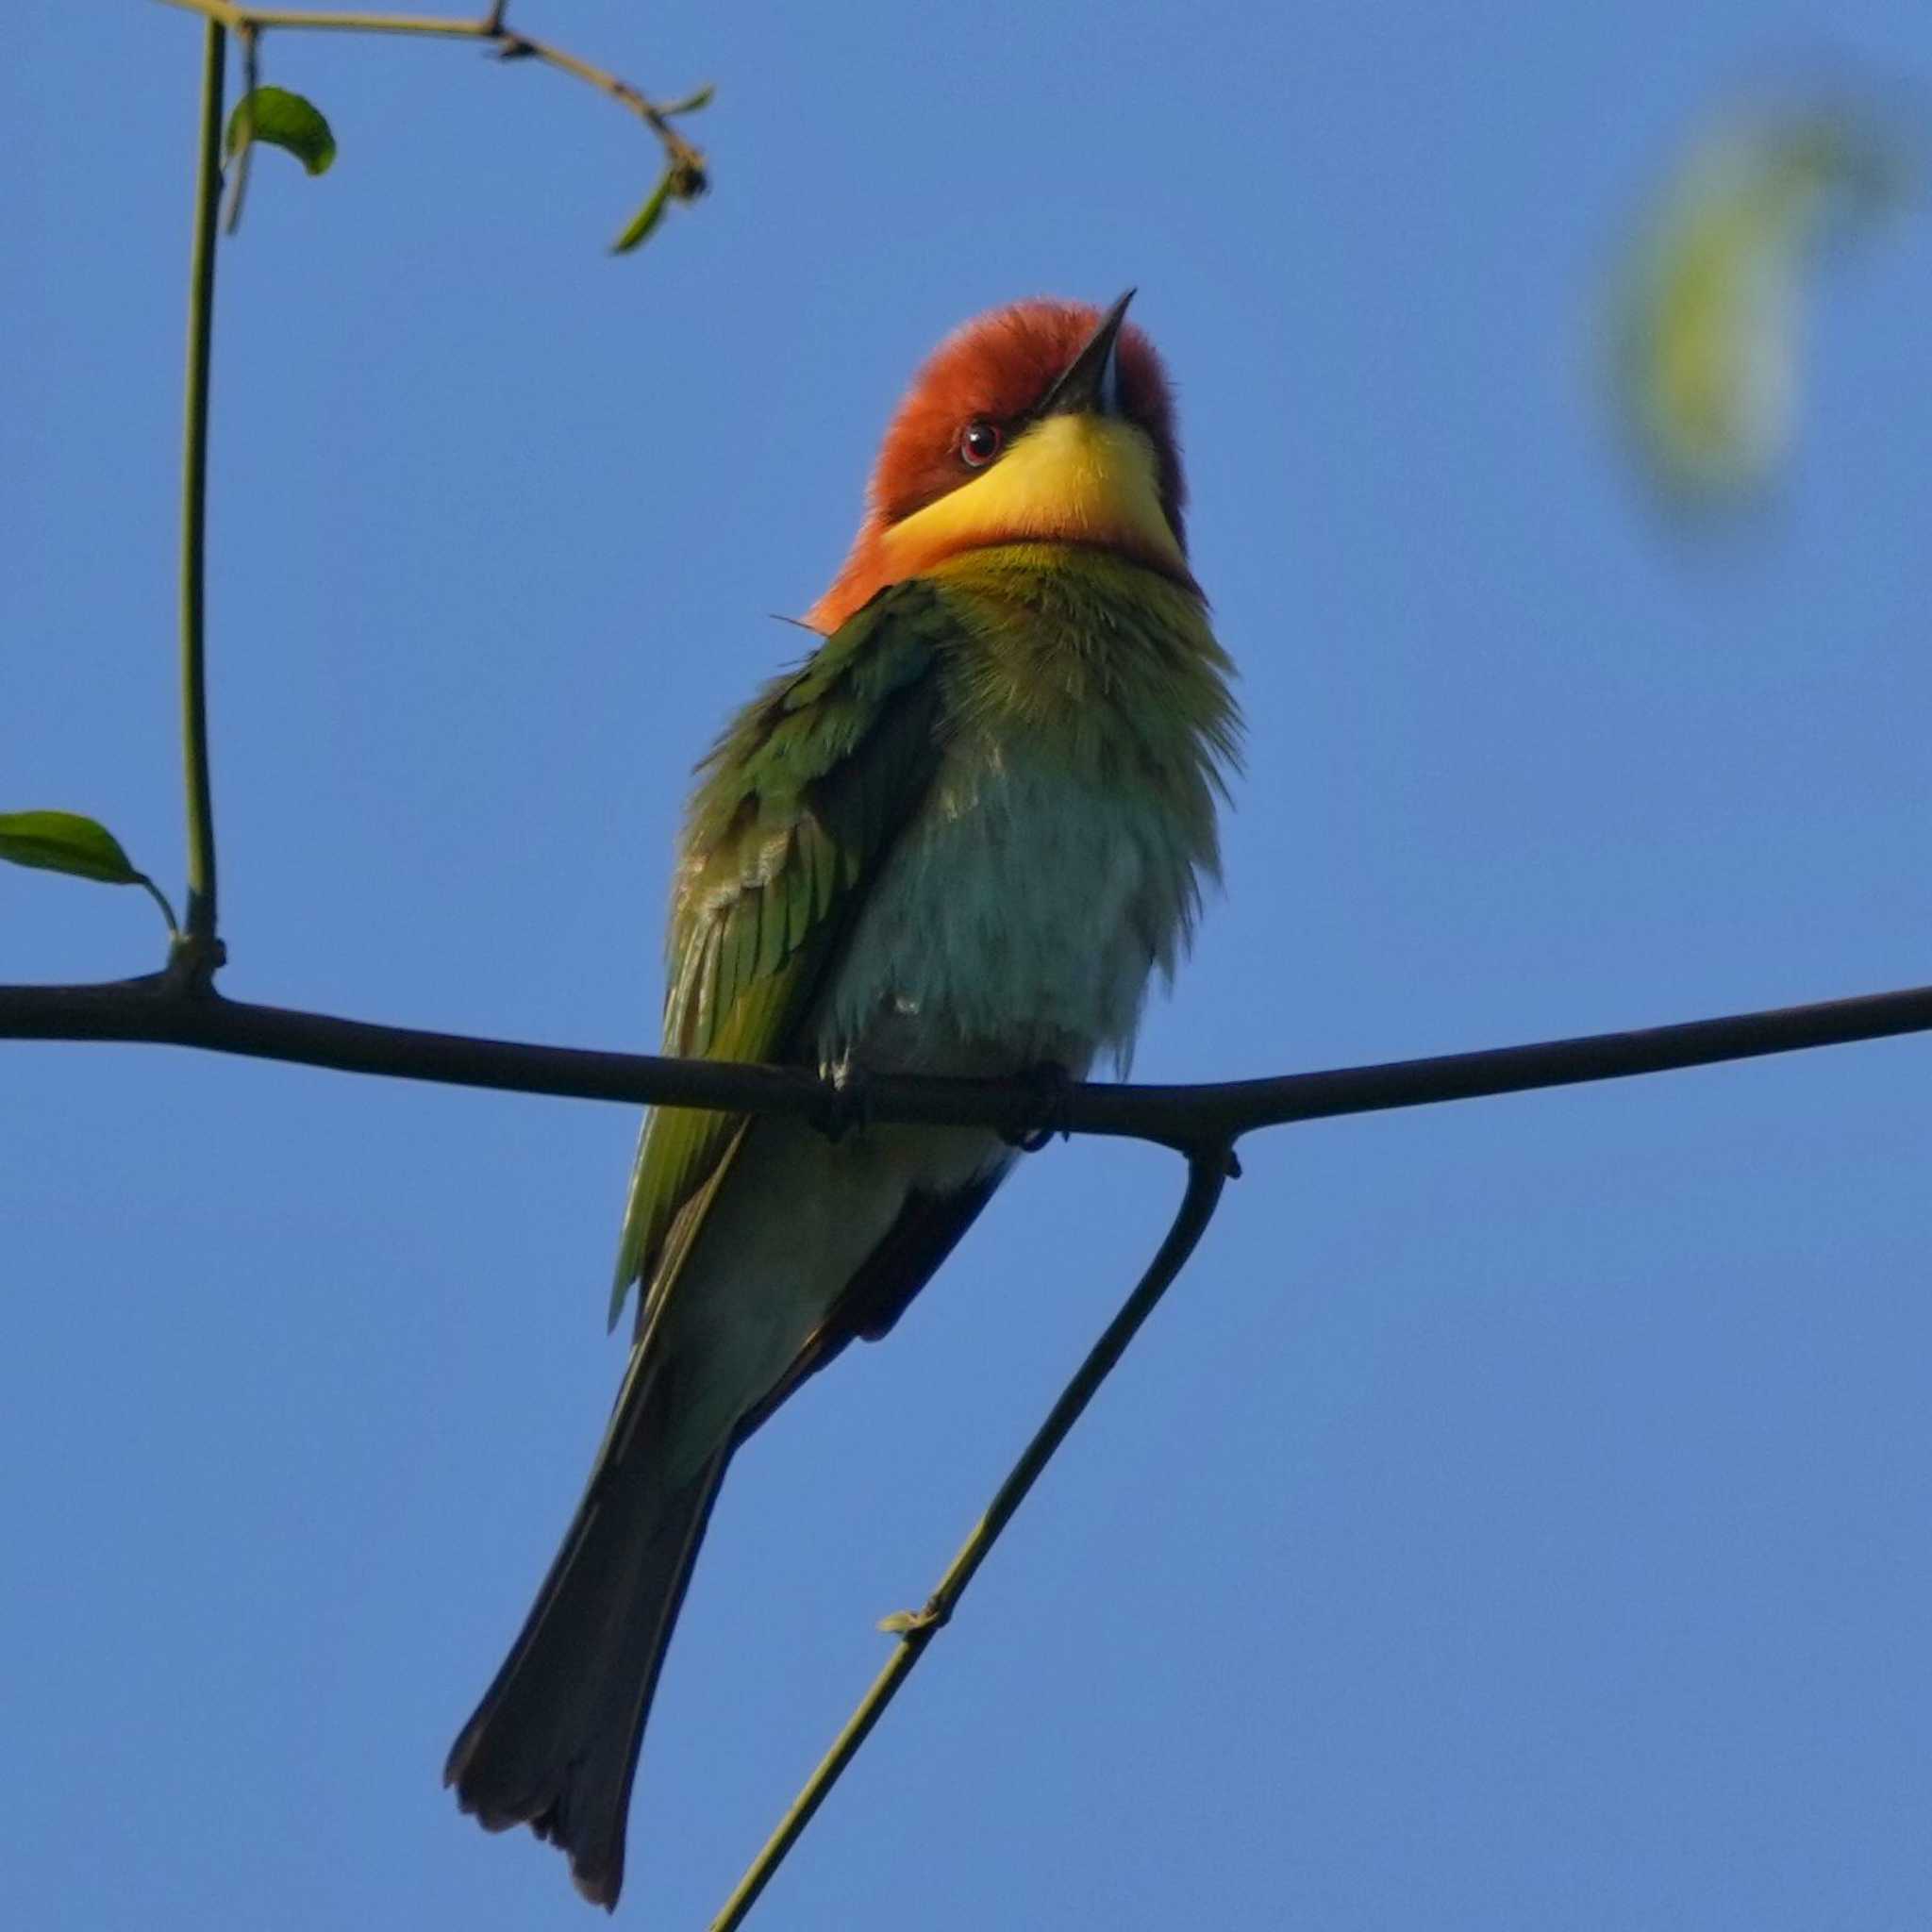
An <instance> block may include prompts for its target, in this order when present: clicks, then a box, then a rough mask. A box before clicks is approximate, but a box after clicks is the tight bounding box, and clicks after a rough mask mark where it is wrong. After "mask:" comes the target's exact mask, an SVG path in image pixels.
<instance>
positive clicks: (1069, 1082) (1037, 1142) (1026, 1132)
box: [1000, 1060, 1074, 1154]
mask: <svg viewBox="0 0 1932 1932" xmlns="http://www.w3.org/2000/svg"><path fill="white" fill-rule="evenodd" d="M1020 1078H1021V1080H1022V1081H1024V1084H1025V1086H1026V1088H1027V1090H1028V1091H1027V1096H1026V1105H1025V1107H1024V1109H1023V1110H1022V1111H1021V1113H1020V1116H1019V1119H1018V1120H1017V1121H1016V1122H1015V1123H1014V1124H1011V1125H1009V1126H1005V1127H1002V1128H1001V1129H1000V1139H1001V1140H1002V1141H1005V1142H1006V1143H1007V1145H1008V1147H1017V1148H1018V1149H1019V1150H1020V1152H1021V1153H1022V1154H1038V1153H1039V1152H1040V1150H1041V1148H1042V1147H1044V1146H1045V1145H1046V1143H1047V1142H1048V1141H1051V1140H1052V1139H1053V1137H1054V1136H1055V1135H1056V1134H1060V1135H1064V1134H1065V1133H1066V1131H1067V1130H1066V1128H1065V1127H1064V1126H1062V1125H1061V1124H1060V1123H1061V1120H1062V1118H1063V1117H1064V1115H1065V1113H1066V1110H1067V1090H1068V1089H1069V1088H1070V1087H1072V1086H1073V1084H1074V1076H1073V1074H1070V1073H1069V1072H1068V1071H1067V1070H1066V1068H1065V1067H1063V1066H1061V1065H1060V1063H1059V1061H1058V1060H1041V1061H1039V1062H1038V1063H1037V1064H1035V1065H1033V1066H1030V1067H1028V1068H1027V1069H1026V1071H1025V1072H1024V1073H1023V1074H1021V1075H1020Z"/></svg>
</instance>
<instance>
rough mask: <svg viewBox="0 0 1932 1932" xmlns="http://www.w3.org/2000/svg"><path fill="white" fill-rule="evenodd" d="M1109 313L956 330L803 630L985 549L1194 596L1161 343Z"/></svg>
mask: <svg viewBox="0 0 1932 1932" xmlns="http://www.w3.org/2000/svg"><path fill="white" fill-rule="evenodd" d="M1132 292H1133V291H1131V290H1129V291H1128V292H1127V294H1125V295H1123V296H1122V297H1121V298H1120V300H1119V301H1118V302H1116V303H1115V304H1114V305H1113V307H1112V308H1108V309H1106V310H1105V311H1103V310H1101V309H1098V308H1091V307H1090V306H1089V305H1088V304H1086V303H1081V302H1049V301H1035V302H1015V303H1013V304H1012V305H1011V306H1010V307H1009V308H995V309H991V310H990V311H989V312H988V313H987V314H985V315H981V316H978V317H976V318H975V319H974V320H973V321H972V322H969V323H967V324H966V325H965V326H964V327H963V328H960V329H958V330H956V331H955V332H954V333H953V334H952V335H951V336H949V337H947V339H946V340H945V341H943V342H941V344H940V346H939V347H938V349H936V350H935V351H934V352H933V354H932V356H931V357H930V358H929V359H928V360H927V361H926V364H925V366H924V368H923V369H921V371H920V372H919V374H918V375H916V376H915V377H914V378H913V382H912V387H911V389H910V390H908V391H907V394H906V399H905V401H904V402H902V403H901V404H900V405H899V408H898V412H897V414H896V415H894V416H893V418H892V422H891V427H890V428H889V429H888V430H887V431H886V438H885V441H884V442H883V443H882V444H881V445H880V448H879V457H878V462H877V463H876V465H875V466H874V470H873V475H872V487H871V489H870V491H868V493H867V498H866V516H865V522H864V523H863V524H862V525H860V527H859V532H858V541H857V542H856V543H855V544H854V545H853V548H852V555H851V556H850V557H849V558H847V560H846V563H845V567H844V569H843V570H842V571H841V572H840V574H839V576H838V579H837V580H836V581H835V582H834V583H833V585H832V587H831V589H830V590H829V591H826V592H825V594H824V597H822V598H821V599H820V600H819V602H818V604H817V605H816V606H815V607H814V608H813V609H812V611H811V613H810V615H809V617H808V620H807V621H808V623H809V624H811V625H813V626H814V627H815V628H816V629H819V630H824V631H830V630H833V629H835V628H836V627H837V626H838V625H840V624H841V623H843V622H844V620H845V619H846V618H847V617H849V616H850V615H851V614H852V612H853V611H855V610H857V609H858V608H859V606H860V605H862V604H864V603H865V602H866V601H867V600H868V599H869V598H871V597H872V596H873V595H874V593H875V592H877V591H880V590H882V589H883V588H884V587H885V586H886V585H888V584H892V583H898V582H900V581H901V580H903V579H904V578H907V577H910V576H917V575H920V573H921V572H923V571H926V570H930V569H931V568H932V567H933V566H934V565H935V564H937V563H940V562H941V561H942V560H943V559H944V558H948V557H952V556H955V555H957V554H958V552H959V551H962V550H973V549H978V548H981V547H983V546H985V545H987V544H990V543H1018V542H1027V541H1034V542H1061V543H1080V544H1087V545H1092V546H1095V547H1099V548H1103V549H1108V550H1112V551H1114V552H1116V553H1119V554H1122V555H1125V556H1129V557H1132V558H1135V559H1136V560H1137V561H1139V562H1141V563H1144V564H1146V565H1148V566H1149V567H1150V568H1152V569H1155V570H1158V571H1160V572H1162V573H1163V574H1164V575H1168V576H1170V577H1174V578H1175V579H1177V580H1178V581H1180V582H1182V583H1184V584H1188V585H1190V586H1191V585H1192V581H1193V580H1192V578H1191V576H1190V575H1189V574H1188V561H1187V541H1186V536H1185V533H1184V529H1183V525H1182V519H1181V508H1182V502H1183V497H1184V490H1183V485H1182V481H1181V462H1180V451H1179V448H1178V446H1177V445H1176V443H1175V441H1174V400H1173V397H1172V395H1171V394H1170V392H1169V390H1168V385H1167V375H1166V372H1165V371H1164V370H1163V369H1162V368H1161V366H1160V358H1159V357H1158V355H1156V353H1155V351H1154V345H1153V344H1152V343H1151V342H1150V341H1148V340H1147V338H1146V337H1145V336H1144V335H1142V334H1141V331H1140V330H1139V329H1137V328H1134V327H1132V326H1131V325H1128V324H1126V323H1125V321H1124V317H1125V314H1126V308H1127V303H1128V301H1129V299H1130V298H1131V295H1132Z"/></svg>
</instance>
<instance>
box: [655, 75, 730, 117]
mask: <svg viewBox="0 0 1932 1932" xmlns="http://www.w3.org/2000/svg"><path fill="white" fill-rule="evenodd" d="M717 95H718V88H717V83H716V82H715V81H707V82H706V83H705V84H704V86H703V87H701V88H699V89H698V91H697V92H695V93H690V94H686V95H685V97H684V98H683V99H682V100H681V101H666V102H665V103H664V104H663V105H662V106H661V107H660V108H658V113H660V114H664V115H671V114H695V113H696V112H697V111H698V109H699V108H708V107H709V106H710V105H711V103H712V102H713V101H714V100H715V99H716V98H717Z"/></svg>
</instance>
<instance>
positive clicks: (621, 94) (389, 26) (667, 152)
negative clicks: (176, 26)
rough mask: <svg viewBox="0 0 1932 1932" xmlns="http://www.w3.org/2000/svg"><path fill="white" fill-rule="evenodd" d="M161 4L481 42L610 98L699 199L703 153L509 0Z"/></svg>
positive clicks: (304, 27)
mask: <svg viewBox="0 0 1932 1932" xmlns="http://www.w3.org/2000/svg"><path fill="white" fill-rule="evenodd" d="M162 4H163V5H164V6H168V7H178V8H181V9H182V10H183V11H184V12H188V13H198V14H200V15H201V16H202V17H203V19H205V20H207V21H209V22H210V23H219V24H220V25H222V26H225V27H226V28H228V29H229V30H230V31H233V32H238V33H239V32H243V31H247V30H249V29H253V30H254V31H255V32H257V33H263V32H266V31H268V30H269V29H270V28H275V30H277V31H283V30H287V31H291V32H308V33H346V34H408V35H413V36H418V37H421V38H425V39H430V40H441V41H479V42H482V43H483V44H484V45H486V46H489V47H492V48H494V49H495V51H496V53H497V55H498V56H499V57H500V58H503V59H505V60H536V61H539V62H541V64H542V65H543V66H545V67H554V68H556V69H557V70H558V73H559V74H568V75H571V76H572V77H573V78H574V79H576V80H581V81H583V82H584V83H585V84H586V85H587V86H590V87H593V88H595V89H596V90H597V91H598V92H600V93H606V94H608V95H609V96H610V98H611V99H612V100H613V101H616V102H617V103H619V105H620V106H622V107H625V108H628V109H629V110H630V111H631V112H632V113H633V114H635V115H636V116H637V117H638V119H639V120H641V122H643V124H644V125H646V126H647V127H648V128H649V129H650V130H651V132H652V133H653V134H655V135H656V136H657V137H658V141H659V142H662V143H663V147H664V156H665V158H666V159H667V160H668V161H669V162H670V163H671V164H672V165H673V167H675V169H677V170H678V172H679V177H680V179H681V181H682V182H683V183H684V184H685V187H684V198H685V199H687V200H689V199H691V197H692V196H695V195H697V194H700V193H702V192H704V187H705V180H706V175H705V157H704V153H703V150H702V149H700V148H696V147H694V146H692V145H691V142H688V141H687V140H685V138H684V136H683V135H681V134H680V133H678V131H677V129H676V128H675V127H674V126H673V125H671V121H670V117H669V116H668V115H667V114H666V113H665V111H664V110H663V109H662V108H659V107H658V104H657V103H656V102H655V101H652V100H649V99H647V98H646V97H645V96H644V95H643V94H641V93H640V92H638V90H637V89H636V88H634V87H632V86H631V84H630V83H629V82H628V81H627V80H620V79H619V78H618V76H617V75H614V74H609V73H607V72H606V71H605V70H604V69H603V68H601V67H593V66H591V63H590V62H589V61H588V60H580V59H578V58H577V57H576V56H575V54H567V53H565V52H564V50H563V49H562V48H561V47H556V46H552V45H551V44H550V43H549V42H547V41H533V40H532V39H531V38H530V37H529V36H528V35H527V34H522V33H519V32H517V31H516V29H515V28H514V27H508V26H506V25H504V20H503V16H504V14H505V13H506V12H507V11H508V0H498V4H496V5H493V6H491V8H490V9H489V11H488V12H486V13H485V14H484V15H483V16H482V18H481V19H480V20H446V19H443V18H441V17H440V16H439V15H436V14H426V13H334V12H330V13H323V12H312V11H308V10H304V9H301V8H288V7H249V6H239V5H234V4H231V0H162Z"/></svg>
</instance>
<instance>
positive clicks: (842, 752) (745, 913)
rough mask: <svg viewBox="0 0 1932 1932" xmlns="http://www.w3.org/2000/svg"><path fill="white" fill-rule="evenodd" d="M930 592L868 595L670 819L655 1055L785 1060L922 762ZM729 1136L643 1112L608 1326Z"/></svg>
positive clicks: (716, 752) (931, 645)
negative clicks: (670, 868) (670, 863)
mask: <svg viewBox="0 0 1932 1932" xmlns="http://www.w3.org/2000/svg"><path fill="white" fill-rule="evenodd" d="M956 631H957V619H949V616H948V612H947V610H946V607H945V605H944V603H943V601H942V599H941V596H940V595H939V593H938V592H937V591H935V590H934V588H933V587H932V586H931V585H929V584H923V583H919V582H917V581H915V582H910V583H905V584H899V585H895V586H894V587H892V588H891V589H890V590H887V591H882V592H881V593H880V594H879V595H878V596H876V597H874V599H873V601H872V602H871V603H870V604H868V605H867V606H866V607H865V608H864V609H863V610H861V611H859V612H858V614H857V615H856V616H854V617H851V618H849V619H848V620H847V621H846V622H845V623H844V624H842V625H840V627H839V628H838V629H837V630H836V631H834V632H833V633H832V635H831V636H830V637H829V638H827V639H826V640H825V641H824V643H823V644H822V645H821V646H820V647H819V649H818V650H817V651H815V652H814V653H813V654H812V656H811V657H810V658H808V659H807V660H806V662H805V664H804V665H803V667H802V668H800V669H799V670H797V671H795V672H792V673H789V674H787V675H784V676H782V677H779V678H777V679H776V680H774V682H773V683H772V684H770V685H768V686H767V687H766V688H765V690H764V691H761V692H760V693H759V695H758V698H757V699H755V700H754V701H753V703H752V704H750V705H749V706H747V707H746V708H745V709H744V710H743V711H741V712H740V713H739V715H738V717H737V718H736V719H735V720H734V721H733V722H732V724H731V725H730V727H729V728H728V729H727V730H726V731H725V733H724V737H723V738H721V739H720V740H719V741H718V743H717V745H716V746H715V747H714V748H713V749H712V751H711V753H710V755H709V757H708V758H706V759H705V761H704V763H703V764H702V765H700V766H699V767H698V772H699V782H698V787H697V790H696V791H695V792H694V793H693V794H692V797H691V806H690V808H689V810H688V812H687V814H686V819H685V827H684V836H683V840H682V842H681V848H680V858H679V862H678V870H677V878H676V883H675V888H674V891H673V898H672V914H671V932H670V939H669V944H668V948H667V952H668V958H667V971H668V974H669V981H670V983H669V986H668V988H667V991H666V993H665V999H664V1051H665V1052H666V1053H669V1054H677V1055H680V1056H684V1057H687V1058H700V1059H716V1060H775V1061H788V1060H789V1061H797V1060H800V1059H803V1058H810V1057H811V1055H812V1052H813V1041H812V1040H811V1039H810V1037H809V1035H808V1031H807V1026H808V1019H809V1016H810V1014H811V1012H812V1009H813V1007H814V1005H815V1003H816V1000H817V997H818V994H819V992H820V991H821V989H822V988H823V986H824V980H825V976H826V974H827V971H828V969H829V967H830V965H831V963H832V960H833V958H834V957H835V955H836V952H837V949H838V946H839V943H840V941H841V937H842V935H843V933H844V932H845V930H846V928H847V926H848V924H849V923H850V921H851V919H852V916H853V914H854V913H855V912H856V910H857V909H858V906H859V905H860V904H861V903H862V901H863V899H864V895H865V892H866V891H867V889H868V888H869V886H870V885H871V883H872V881H873V879H874V877H876V876H877V873H878V866H879V861H880V860H881V858H883V856H884V854H885V852H886V850H887V848H888V847H889V846H890V844H891V841H892V839H893V838H894V837H895V835H896V834H897V833H898V831H899V829H900V827H901V826H903V825H904V824H906V822H907V821H908V819H909V818H910V817H911V816H912V814H913V812H914V811H915V810H916V808H918V805H919V803H920V801H921V799H922V798H923V797H924V793H925V790H926V787H927V786H928V785H929V783H930V782H931V779H932V774H933V771H934V768H935V767H936V765H937V763H938V759H939V744H938V723H939V717H940V699H941V670H942V658H943V656H944V648H945V643H946V641H947V638H948V636H949V635H951V634H954V633H955V632H956ZM746 1124H747V1123H746V1121H745V1119H744V1117H743V1116H741V1115H738V1114H721V1113H701V1112H698V1111H696V1110H695V1109H692V1108H654V1109H653V1110H652V1111H651V1113H650V1114H649V1115H647V1116H646V1118H645V1121H644V1129H643V1135H642V1138H641V1141H639V1144H638V1157H637V1164H636V1166H635V1168H634V1169H633V1170H632V1174H631V1184H630V1200H629V1204H628V1206H627V1207H626V1208H625V1218H624V1235H623V1239H622V1241H621V1242H620V1244H619V1248H618V1256H617V1278H616V1281H615V1283H614V1285H613V1287H612V1291H611V1299H610V1324H611V1326H612V1327H615V1326H616V1325H617V1319H618V1317H619V1315H621V1314H622V1313H623V1312H624V1304H625V1297H626V1296H627V1295H628V1293H629V1291H630V1285H631V1283H632V1282H634V1281H638V1280H640V1279H641V1280H644V1281H646V1282H654V1283H655V1285H654V1286H653V1287H652V1289H651V1292H650V1295H649V1297H648V1298H647V1300H646V1302H645V1304H644V1307H643V1309H642V1311H641V1319H642V1320H648V1319H649V1317H650V1315H651V1313H652V1311H653V1309H654V1307H655V1306H656V1304H657V1303H658V1300H660V1299H661V1296H662V1293H663V1291H664V1288H665V1287H666V1286H668V1284H669V1282H670V1280H671V1279H672V1277H673V1276H675V1273H676V1264H677V1261H678V1259H679V1258H680V1257H681V1255H682V1253H683V1250H684V1248H685V1246H686V1245H687V1244H688V1243H689V1241H690V1240H691V1236H692V1235H693V1234H694V1233H695V1232H696V1229H697V1226H698V1224H699V1223H700V1222H701V1221H702V1220H703V1217H704V1211H705V1208H706V1207H707V1206H708V1203H709V1200H710V1198H711V1195H712V1194H713V1193H714V1192H715V1191H716V1188H717V1185H718V1183H719V1182H720V1181H721V1180H722V1179H723V1177H724V1172H725V1170H726V1168H727V1167H728V1166H729V1164H730V1160H731V1157H732V1155H733V1154H734V1152H735V1151H736V1149H737V1146H738V1143H739V1141H740V1140H741V1138H742V1135H743V1132H744V1129H745V1126H746Z"/></svg>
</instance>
